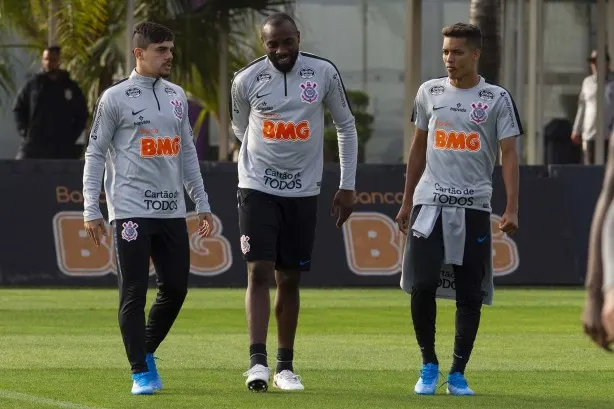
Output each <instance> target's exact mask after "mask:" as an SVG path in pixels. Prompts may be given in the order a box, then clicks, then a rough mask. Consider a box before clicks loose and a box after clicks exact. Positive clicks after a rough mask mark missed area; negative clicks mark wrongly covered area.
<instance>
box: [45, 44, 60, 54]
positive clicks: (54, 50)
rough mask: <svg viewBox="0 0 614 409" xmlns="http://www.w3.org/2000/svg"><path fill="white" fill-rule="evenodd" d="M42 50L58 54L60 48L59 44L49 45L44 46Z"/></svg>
mask: <svg viewBox="0 0 614 409" xmlns="http://www.w3.org/2000/svg"><path fill="white" fill-rule="evenodd" d="M43 51H48V52H50V53H55V54H60V52H61V51H62V48H61V47H60V46H59V45H50V46H49V47H45V49H44V50H43Z"/></svg>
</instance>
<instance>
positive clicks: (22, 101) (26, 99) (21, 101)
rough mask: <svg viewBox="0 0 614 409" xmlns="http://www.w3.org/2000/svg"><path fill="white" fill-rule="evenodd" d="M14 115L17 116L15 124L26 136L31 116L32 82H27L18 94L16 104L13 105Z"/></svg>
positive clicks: (20, 132) (21, 133)
mask: <svg viewBox="0 0 614 409" xmlns="http://www.w3.org/2000/svg"><path fill="white" fill-rule="evenodd" d="M13 115H14V117H15V125H16V126H17V131H19V134H20V135H21V136H25V135H26V133H27V131H28V122H29V118H30V82H27V83H26V84H25V85H24V86H23V87H22V88H21V89H20V90H19V93H18V94H17V98H16V99H15V104H14V105H13Z"/></svg>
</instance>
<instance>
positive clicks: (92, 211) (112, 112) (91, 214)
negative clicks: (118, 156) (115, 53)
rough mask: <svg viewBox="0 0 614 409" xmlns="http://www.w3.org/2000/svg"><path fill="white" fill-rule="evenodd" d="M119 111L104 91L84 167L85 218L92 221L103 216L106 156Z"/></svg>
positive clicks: (95, 116) (95, 117)
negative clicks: (102, 191)
mask: <svg viewBox="0 0 614 409" xmlns="http://www.w3.org/2000/svg"><path fill="white" fill-rule="evenodd" d="M118 115H119V113H118V112H117V109H116V107H115V106H114V105H113V101H112V99H111V98H110V97H109V94H108V93H106V92H105V93H103V94H102V96H101V98H100V100H99V102H98V104H97V108H96V110H95V115H94V125H93V127H92V130H91V132H90V138H89V143H88V145H87V149H86V151H85V168H84V169H83V206H84V211H83V219H84V220H85V221H91V220H96V219H101V218H102V213H101V212H100V205H99V200H100V190H101V186H102V176H103V174H104V168H105V158H106V155H107V151H108V150H109V145H110V144H111V141H112V140H113V135H114V134H115V130H116V127H117V123H118V121H119V118H118Z"/></svg>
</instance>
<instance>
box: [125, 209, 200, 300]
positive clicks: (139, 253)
mask: <svg viewBox="0 0 614 409" xmlns="http://www.w3.org/2000/svg"><path fill="white" fill-rule="evenodd" d="M113 241H114V245H115V251H116V254H117V275H118V276H119V279H120V283H123V284H126V283H127V282H139V283H143V284H144V285H146V283H147V282H148V281H149V268H150V263H151V261H153V265H154V268H155V271H156V275H157V281H158V284H162V285H165V286H167V287H169V288H180V289H181V288H184V287H187V284H188V276H189V274H190V243H189V240H188V228H187V224H186V219H184V218H174V219H152V218H140V217H137V218H131V219H117V220H114V221H113Z"/></svg>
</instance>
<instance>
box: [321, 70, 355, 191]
mask: <svg viewBox="0 0 614 409" xmlns="http://www.w3.org/2000/svg"><path fill="white" fill-rule="evenodd" d="M326 75H327V78H326V95H325V96H324V104H325V105H326V107H327V108H328V110H329V111H330V114H331V116H332V118H333V122H334V123H335V127H336V128H337V143H338V144H339V165H340V166H341V180H340V182H339V189H344V190H354V189H355V186H356V166H357V162H358V134H357V132H356V123H355V120H354V114H352V109H351V107H350V102H349V101H348V100H347V96H346V93H345V87H344V85H343V80H342V79H341V74H340V73H339V71H337V69H336V68H335V67H334V66H333V65H332V64H331V66H330V67H329V69H328V70H327V73H326Z"/></svg>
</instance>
